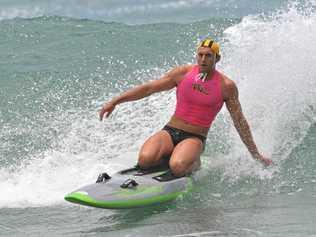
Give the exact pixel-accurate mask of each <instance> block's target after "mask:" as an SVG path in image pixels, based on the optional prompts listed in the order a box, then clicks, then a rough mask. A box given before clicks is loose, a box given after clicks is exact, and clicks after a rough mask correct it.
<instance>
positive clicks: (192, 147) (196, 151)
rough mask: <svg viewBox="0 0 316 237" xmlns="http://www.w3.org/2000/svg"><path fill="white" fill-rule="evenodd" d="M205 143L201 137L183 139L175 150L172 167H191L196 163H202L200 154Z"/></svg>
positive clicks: (171, 160)
mask: <svg viewBox="0 0 316 237" xmlns="http://www.w3.org/2000/svg"><path fill="white" fill-rule="evenodd" d="M203 147H204V144H203V142H202V141H201V140H200V139H199V138H194V137H192V138H187V139H185V140H183V141H181V142H180V143H179V144H178V145H177V146H176V147H175V148H174V150H173V152H172V155H171V158H170V163H169V164H170V167H174V166H182V167H187V168H190V167H191V166H192V165H193V164H194V163H198V164H199V163H200V155H201V154H202V152H203Z"/></svg>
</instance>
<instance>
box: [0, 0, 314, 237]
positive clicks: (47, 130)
mask: <svg viewBox="0 0 316 237" xmlns="http://www.w3.org/2000/svg"><path fill="white" fill-rule="evenodd" d="M315 6H316V5H315V2H314V1H304V2H286V1H264V2H263V1H215V0H214V1H203V0H202V1H193V0H192V1H188V0H184V1H159V3H157V2H156V1H120V2H116V1H107V2H104V1H97V0H94V1H67V2H65V1H29V0H25V1H1V3H0V52H1V53H0V108H1V110H0V128H1V133H0V189H1V190H2V195H1V196H0V236H25V235H30V236H43V235H44V236H60V235H69V236H315V235H316V228H315V227H314V223H315V220H316V208H315V204H316V171H315V170H316V161H315V153H316V148H315V147H316V109H315V106H316V91H315V88H316V87H315V86H316V80H315V76H316V69H315V67H314V62H315V61H316V56H315V55H316V47H315V41H316V29H315V27H314V25H315V23H316V14H315ZM205 35H211V36H212V37H214V38H215V39H217V40H218V41H219V42H220V44H221V46H222V55H223V57H222V60H221V62H220V63H219V65H218V69H219V70H220V71H222V72H224V73H225V74H227V75H228V76H229V77H231V78H232V79H233V80H234V81H235V82H236V83H237V85H238V88H239V94H240V100H241V104H242V106H243V111H244V113H245V115H246V117H247V118H248V120H249V123H250V125H251V127H252V131H253V134H254V137H255V140H256V142H257V145H258V147H259V148H260V150H262V151H263V152H264V153H265V154H267V155H268V156H270V157H271V158H272V159H273V160H274V162H275V165H274V167H271V168H269V169H263V168H262V167H261V166H260V165H259V164H257V163H256V162H254V161H253V160H252V159H251V157H250V156H249V154H248V152H247V151H246V149H245V147H244V145H243V144H242V143H241V141H240V139H239V138H238V135H237V133H236V132H235V129H234V127H233V126H232V123H231V120H230V117H229V115H228V113H227V111H226V109H225V108H223V110H222V111H221V113H220V114H219V115H218V117H217V120H216V122H215V124H214V126H213V128H212V129H211V131H210V134H209V136H208V144H207V146H206V151H205V153H204V154H203V157H202V163H203V168H202V170H201V171H199V172H198V173H197V174H196V176H197V180H198V183H197V185H196V186H195V188H194V191H193V192H192V193H191V194H188V195H186V196H184V197H183V198H180V199H179V200H176V201H175V202H172V203H168V204H164V205H159V206H152V207H146V208H140V209H133V210H123V211H111V210H100V209H94V208H86V207H80V206H77V205H73V204H70V203H67V202H65V201H64V200H63V197H64V195H65V194H66V193H68V192H70V191H72V190H74V189H76V188H78V187H80V186H82V185H84V184H88V183H91V182H94V181H95V179H96V178H97V175H98V174H99V173H101V172H104V171H107V172H109V173H113V172H115V171H116V170H119V169H122V168H124V167H126V166H130V165H132V164H134V163H135V162H136V157H137V152H138V149H139V148H140V146H141V145H142V142H143V141H144V140H145V139H146V138H147V137H148V136H150V135H151V134H152V133H154V132H155V131H157V130H158V129H160V128H161V127H162V126H163V125H164V124H165V123H166V122H167V121H168V119H169V117H170V115H171V114H172V113H173V111H174V105H175V92H174V91H169V92H164V93H161V94H155V95H152V96H151V97H149V98H146V99H143V100H140V101H138V102H131V103H126V104H122V105H120V106H118V108H117V109H116V110H115V111H114V113H113V115H112V116H111V118H109V119H108V120H106V121H105V122H102V123H101V122H99V121H98V113H97V111H98V109H99V108H100V106H101V105H102V103H103V102H104V101H106V100H108V99H110V98H111V97H112V96H114V95H117V94H118V93H120V92H122V91H124V90H126V89H128V88H130V87H132V86H134V85H137V84H140V83H142V82H145V81H148V80H153V79H156V78H159V76H160V75H162V74H163V73H164V72H166V71H168V70H169V69H170V68H172V67H174V66H176V65H180V64H184V63H192V62H194V48H195V45H196V43H197V41H198V40H199V39H200V38H201V37H203V36H205Z"/></svg>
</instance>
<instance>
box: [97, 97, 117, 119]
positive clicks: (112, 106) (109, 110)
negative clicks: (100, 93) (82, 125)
mask: <svg viewBox="0 0 316 237" xmlns="http://www.w3.org/2000/svg"><path fill="white" fill-rule="evenodd" d="M114 109H115V104H114V103H113V102H108V103H106V104H104V105H103V106H102V108H101V110H100V111H99V118H100V121H102V120H103V117H104V114H105V113H106V115H105V117H106V118H107V117H109V116H110V114H111V113H112V111H113V110H114Z"/></svg>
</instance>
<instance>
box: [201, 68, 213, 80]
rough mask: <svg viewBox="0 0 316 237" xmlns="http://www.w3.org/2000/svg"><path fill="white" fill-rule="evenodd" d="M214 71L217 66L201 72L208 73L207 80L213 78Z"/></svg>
mask: <svg viewBox="0 0 316 237" xmlns="http://www.w3.org/2000/svg"><path fill="white" fill-rule="evenodd" d="M214 72H215V67H214V68H211V69H210V70H208V71H207V72H201V71H199V73H202V74H206V75H207V76H206V78H205V80H211V79H212V77H213V74H214Z"/></svg>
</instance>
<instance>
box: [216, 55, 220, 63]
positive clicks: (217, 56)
mask: <svg viewBox="0 0 316 237" xmlns="http://www.w3.org/2000/svg"><path fill="white" fill-rule="evenodd" d="M219 60H221V55H219V54H216V62H219Z"/></svg>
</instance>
